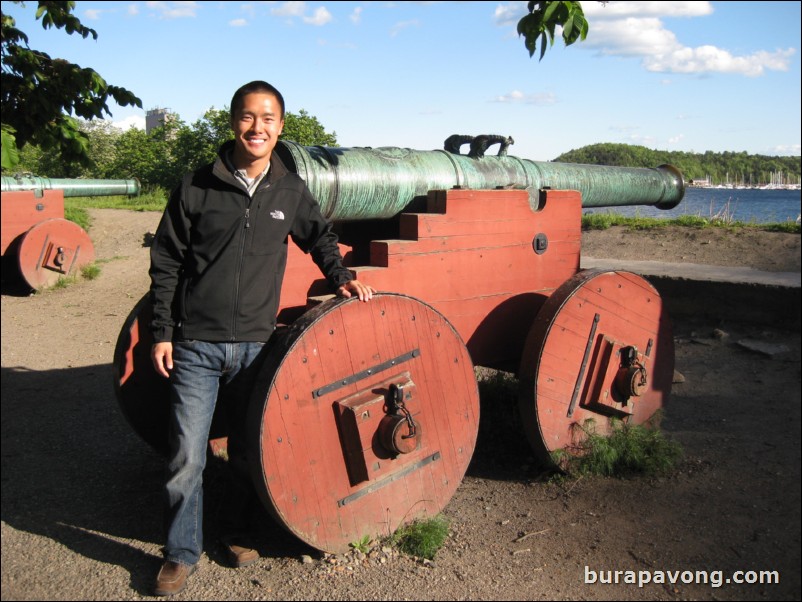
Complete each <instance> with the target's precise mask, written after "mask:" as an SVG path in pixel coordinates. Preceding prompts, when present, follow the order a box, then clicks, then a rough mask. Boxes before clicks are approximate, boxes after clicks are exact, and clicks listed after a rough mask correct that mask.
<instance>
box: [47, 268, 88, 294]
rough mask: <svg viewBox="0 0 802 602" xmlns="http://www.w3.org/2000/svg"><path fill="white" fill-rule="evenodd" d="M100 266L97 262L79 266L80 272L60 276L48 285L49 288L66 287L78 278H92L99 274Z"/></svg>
mask: <svg viewBox="0 0 802 602" xmlns="http://www.w3.org/2000/svg"><path fill="white" fill-rule="evenodd" d="M100 271H101V270H100V266H99V265H98V262H95V263H90V264H88V265H85V266H83V267H82V268H81V270H80V273H78V274H73V275H72V276H61V277H59V279H58V280H56V282H55V283H54V284H53V285H52V286H50V287H48V289H49V290H58V289H62V288H67V287H68V286H70V285H71V284H74V283H76V282H78V280H94V279H95V278H97V277H98V276H100Z"/></svg>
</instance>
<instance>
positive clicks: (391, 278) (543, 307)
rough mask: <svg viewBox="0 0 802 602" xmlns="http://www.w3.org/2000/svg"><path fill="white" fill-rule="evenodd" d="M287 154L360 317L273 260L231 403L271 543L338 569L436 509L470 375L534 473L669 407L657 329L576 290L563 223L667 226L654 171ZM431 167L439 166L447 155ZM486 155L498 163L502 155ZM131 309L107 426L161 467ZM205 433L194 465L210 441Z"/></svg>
mask: <svg viewBox="0 0 802 602" xmlns="http://www.w3.org/2000/svg"><path fill="white" fill-rule="evenodd" d="M461 140H462V138H459V139H458V140H454V139H453V138H452V139H450V142H447V143H446V146H447V150H445V151H442V150H435V151H414V150H409V149H400V148H377V149H370V148H323V147H303V146H300V145H298V144H295V143H292V142H286V141H280V142H279V143H278V145H277V147H276V150H275V152H277V153H278V154H279V155H280V156H281V158H282V159H283V161H284V163H285V164H286V165H287V166H288V168H289V169H291V170H293V171H295V172H296V173H298V174H299V175H301V176H302V177H303V178H304V179H305V181H306V182H307V184H308V185H309V187H310V189H311V190H312V192H313V193H314V194H315V195H316V196H317V198H318V199H319V200H320V203H321V208H322V210H323V212H324V214H326V215H327V216H329V217H330V218H331V219H332V220H333V221H334V222H335V225H336V228H337V230H338V233H339V235H340V245H341V252H342V254H343V257H344V259H345V262H346V266H348V267H349V269H350V270H351V271H352V272H353V274H354V276H355V277H356V278H358V279H360V280H362V281H364V282H367V283H369V284H371V285H373V286H374V287H375V288H376V289H377V290H379V291H380V293H379V294H377V295H376V296H375V297H374V299H373V300H372V301H371V302H370V303H359V302H358V301H356V300H352V299H341V298H334V297H332V296H331V295H327V294H326V292H327V291H326V289H325V282H324V281H323V280H322V278H321V276H320V273H319V272H318V270H317V267H316V266H314V264H313V263H312V262H311V261H310V260H309V259H308V258H307V257H306V256H304V254H303V253H302V252H301V251H300V250H298V249H297V248H295V246H294V245H289V256H288V264H287V270H286V274H285V280H284V284H283V288H282V292H281V303H280V309H279V314H278V321H279V324H280V326H279V329H278V330H277V332H276V335H275V336H274V338H273V339H272V340H271V343H270V349H269V353H268V356H267V358H266V360H265V363H264V364H263V367H262V369H261V372H260V374H259V377H258V379H257V384H256V386H255V388H254V391H253V394H252V397H251V399H250V401H249V420H248V423H249V426H248V429H249V432H248V446H249V455H250V460H249V461H250V470H251V475H252V480H253V483H254V485H255V487H256V489H257V492H258V494H259V496H260V498H261V500H262V502H263V504H264V506H265V508H266V509H267V510H268V512H270V513H271V514H272V515H273V517H274V518H275V519H276V520H277V521H278V522H279V524H281V525H283V526H284V527H286V528H287V529H288V530H289V531H290V532H292V533H293V534H295V535H296V536H297V537H298V538H300V539H301V540H303V541H304V542H306V543H307V544H309V545H311V546H313V547H315V548H318V549H320V550H323V551H326V552H342V551H345V550H347V549H348V546H349V544H350V543H352V542H354V541H358V540H360V539H362V538H363V537H365V536H370V537H374V536H377V535H388V534H390V533H392V532H393V531H394V530H395V529H397V528H398V527H399V526H400V525H401V524H403V523H406V522H409V521H412V520H414V519H417V518H422V517H426V516H432V515H434V514H436V513H438V512H439V511H441V510H442V509H443V507H444V506H445V505H446V504H447V503H448V501H449V500H450V498H451V497H452V495H453V494H454V492H455V491H456V489H457V487H458V486H459V484H460V483H461V481H462V479H463V478H464V475H465V472H466V470H467V467H468V464H469V462H470V460H471V456H472V454H473V451H474V448H475V445H476V440H477V434H478V424H479V394H478V386H477V382H476V378H475V373H474V367H475V366H487V367H490V368H496V369H502V370H506V371H510V372H514V373H515V374H517V376H518V379H519V382H520V392H519V409H520V414H521V417H522V422H523V425H524V430H525V433H526V434H525V436H526V437H527V439H528V441H529V443H530V445H531V447H532V449H533V450H534V452H535V454H536V455H537V456H538V457H539V459H541V460H542V461H543V462H546V463H548V462H554V458H555V457H556V456H557V454H555V452H557V451H558V450H565V451H568V452H569V453H570V452H571V450H572V449H573V447H574V446H575V445H576V444H577V443H578V440H577V438H578V437H581V436H582V432H583V430H582V429H581V428H577V426H582V425H583V424H585V422H586V421H588V420H590V419H592V420H593V421H594V423H595V425H596V432H598V433H604V432H607V431H609V429H610V428H611V426H610V425H611V423H612V421H613V420H623V421H627V422H630V423H643V422H645V421H647V420H649V419H650V418H651V417H652V416H653V414H654V413H655V412H656V411H657V410H658V409H660V408H661V407H662V406H663V404H664V403H665V401H666V400H667V398H668V396H669V394H670V388H671V382H672V376H673V365H674V349H673V340H672V333H671V325H670V321H669V317H668V315H667V312H666V310H665V307H664V305H663V303H662V301H661V299H660V295H659V294H658V292H657V291H656V289H655V288H654V287H653V286H651V285H650V284H649V283H648V282H647V281H646V280H644V279H643V278H641V277H640V276H637V275H635V274H631V273H628V272H621V271H580V246H581V245H580V242H581V214H582V208H583V206H593V207H598V206H618V205H632V204H646V205H654V206H657V207H662V208H671V207H674V206H676V205H677V203H679V202H680V200H681V199H682V196H683V194H684V187H683V180H682V176H681V174H680V173H679V172H678V171H677V170H676V169H675V168H673V167H670V166H661V167H659V168H655V169H629V168H617V167H616V168H614V167H599V166H584V165H568V164H559V163H535V162H531V161H526V160H522V159H518V158H515V157H511V156H507V155H506V152H502V153H500V154H499V155H496V156H486V155H485V154H484V153H483V150H484V144H481V143H480V144H476V145H472V146H473V150H472V152H471V153H469V154H467V155H464V154H461V153H460V152H459V143H460V141H461ZM449 148H450V150H448V149H449ZM503 150H504V151H506V146H503ZM149 319H150V306H149V302H148V298H147V295H146V296H144V297H143V298H142V299H141V300H140V301H139V303H137V305H136V306H135V307H134V309H133V310H132V312H131V314H130V315H129V316H128V318H127V319H126V321H125V323H124V324H123V326H122V329H121V332H120V335H119V338H118V341H117V346H116V349H115V356H114V362H113V364H114V381H115V387H116V393H117V399H118V402H119V406H120V408H121V410H122V412H123V414H124V415H125V417H126V419H127V420H128V422H129V423H130V425H131V426H132V428H133V429H134V431H135V432H136V433H137V434H138V435H139V436H140V437H141V438H142V439H143V440H144V441H146V442H147V443H149V444H150V445H151V446H153V447H154V448H156V449H158V450H163V449H164V448H165V445H166V437H167V434H166V433H167V404H168V401H167V400H168V392H167V384H166V382H165V381H164V379H161V378H160V377H158V376H157V375H156V373H155V371H154V369H153V367H152V365H151V362H150V357H149V352H150V347H151V343H152V338H151V335H150V333H149V329H148V324H149ZM225 436H226V432H225V423H224V418H223V417H221V416H217V417H216V419H215V422H214V424H213V425H212V433H211V435H210V448H211V450H212V451H220V450H221V448H222V447H223V446H224V441H225Z"/></svg>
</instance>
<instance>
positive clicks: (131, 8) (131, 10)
mask: <svg viewBox="0 0 802 602" xmlns="http://www.w3.org/2000/svg"><path fill="white" fill-rule="evenodd" d="M127 12H128V15H129V16H131V17H134V16H136V15H138V14H139V5H138V4H129V5H128V10H127Z"/></svg>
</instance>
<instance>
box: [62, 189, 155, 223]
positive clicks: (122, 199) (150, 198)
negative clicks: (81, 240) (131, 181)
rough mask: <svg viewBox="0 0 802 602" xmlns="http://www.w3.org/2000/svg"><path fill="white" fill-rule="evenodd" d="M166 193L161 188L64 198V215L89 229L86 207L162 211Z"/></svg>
mask: <svg viewBox="0 0 802 602" xmlns="http://www.w3.org/2000/svg"><path fill="white" fill-rule="evenodd" d="M166 205H167V193H166V192H165V191H164V190H162V189H161V188H157V189H154V190H152V191H150V192H146V193H144V194H140V195H139V196H135V197H128V196H92V197H88V196H87V197H83V196H82V197H71V198H66V199H64V217H65V218H66V219H68V220H70V221H71V222H75V223H76V224H78V225H79V226H81V228H83V229H84V230H87V231H88V230H89V228H90V227H91V225H92V220H91V218H90V217H89V212H87V209H127V210H129V211H164V208H165V206H166Z"/></svg>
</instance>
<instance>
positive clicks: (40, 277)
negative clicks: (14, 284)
mask: <svg viewBox="0 0 802 602" xmlns="http://www.w3.org/2000/svg"><path fill="white" fill-rule="evenodd" d="M18 259H19V268H20V273H21V274H22V277H23V279H24V280H25V282H26V283H28V285H29V286H30V287H31V288H34V289H38V288H44V287H48V286H52V285H54V284H55V283H56V282H57V281H58V279H59V278H62V277H66V276H72V275H74V274H75V273H76V272H77V271H78V270H80V269H81V268H82V267H83V266H85V265H89V264H90V263H92V262H93V261H94V260H95V247H94V245H92V241H91V239H90V238H89V235H88V234H87V233H86V231H85V230H84V229H83V228H81V227H80V226H79V225H78V224H76V223H74V222H71V221H69V220H65V219H48V220H45V221H43V222H40V223H38V224H36V225H35V226H33V227H32V228H31V229H30V230H28V232H27V233H26V234H25V236H23V238H22V240H21V242H20V246H19V251H18Z"/></svg>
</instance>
